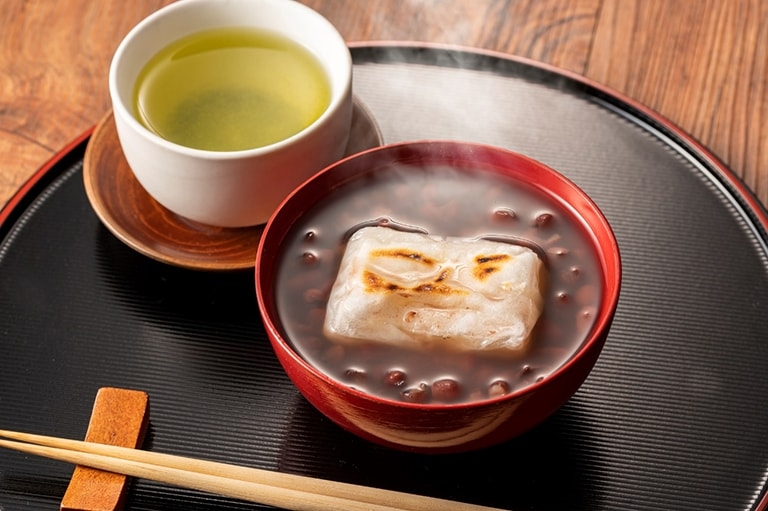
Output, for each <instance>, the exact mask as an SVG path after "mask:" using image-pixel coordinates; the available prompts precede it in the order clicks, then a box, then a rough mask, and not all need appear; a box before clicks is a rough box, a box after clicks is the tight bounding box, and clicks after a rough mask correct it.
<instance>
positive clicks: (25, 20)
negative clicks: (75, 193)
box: [0, 0, 768, 205]
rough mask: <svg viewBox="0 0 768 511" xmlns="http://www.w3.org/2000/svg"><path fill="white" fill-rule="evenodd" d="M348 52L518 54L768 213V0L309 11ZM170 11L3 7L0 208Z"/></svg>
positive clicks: (382, 1)
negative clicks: (418, 44)
mask: <svg viewBox="0 0 768 511" xmlns="http://www.w3.org/2000/svg"><path fill="white" fill-rule="evenodd" d="M302 1H303V3H306V4H307V5H309V6H311V7H313V8H314V9H316V10H318V11H319V12H321V13H322V14H324V15H325V16H326V17H327V18H329V19H330V20H331V21H332V22H333V23H334V24H335V25H336V26H337V27H338V29H339V30H340V31H341V33H342V34H343V35H344V37H345V38H346V39H347V40H348V41H375V40H406V41H432V42H440V43H450V44H457V45H462V46H469V47H477V48H484V49H490V50H495V51H501V52H505V53H510V54H513V55H519V56H523V57H528V58H532V59H535V60H538V61H541V62H545V63H548V64H552V65H555V66H558V67H560V68H563V69H566V70H569V71H572V72H575V73H578V74H581V75H584V76H586V77H588V78H590V79H593V80H595V81H597V82H599V83H601V84H604V85H607V86H609V87H611V88H613V89H615V90H617V91H619V92H621V93H623V94H625V95H627V96H629V97H630V98H632V99H634V100H636V101H638V102H639V103H642V104H644V105H646V106H647V107H649V108H651V109H653V110H655V111H657V112H659V113H660V114H661V115H663V116H664V117H666V118H667V119H669V120H670V121H671V122H673V123H674V124H676V125H677V126H679V127H680V128H682V129H683V130H685V131H686V132H688V133H689V134H691V135H692V136H693V137H694V138H696V139H697V140H698V141H699V142H701V143H702V144H703V145H705V146H706V147H708V148H709V149H710V150H711V151H712V152H713V153H715V155H716V156H718V157H719V158H720V159H721V160H723V162H724V163H725V164H726V165H728V166H729V167H730V168H731V169H732V170H733V171H734V172H735V173H736V174H737V175H739V176H740V177H742V178H743V179H744V181H745V183H746V184H747V186H748V187H749V188H750V189H752V190H753V191H754V192H755V194H756V195H757V196H758V198H759V199H760V200H761V201H762V202H763V204H768V127H766V122H768V2H766V1H764V0H302ZM168 3H170V0H131V1H127V2H124V1H120V0H99V1H92V0H56V1H53V0H23V1H19V0H0V205H1V204H3V203H5V202H6V201H7V200H8V199H9V198H10V197H11V195H12V194H13V193H14V192H15V191H16V190H17V189H18V188H19V187H20V186H21V185H22V184H23V183H24V181H25V180H26V179H27V178H29V177H30V176H31V175H32V174H33V173H34V172H35V171H36V170H37V169H38V168H39V167H40V166H41V165H43V164H44V163H45V162H46V161H47V160H48V159H49V158H51V157H52V156H54V155H55V154H56V153H57V152H58V151H60V150H61V149H62V148H63V147H65V146H66V144H67V143H68V142H69V141H71V140H72V139H73V138H75V137H76V136H77V135H79V134H80V133H82V132H84V131H85V130H87V129H89V128H91V127H92V126H94V125H95V124H96V123H97V122H98V121H99V120H100V119H101V118H102V117H103V116H104V114H105V113H106V112H107V110H108V109H109V107H110V103H109V95H108V91H107V70H108V67H109V61H110V59H111V56H112V53H113V52H114V51H115V48H116V47H117V45H118V43H119V42H120V39H121V38H122V37H123V36H124V35H125V34H126V33H127V32H128V30H129V29H130V28H131V27H132V26H133V25H134V24H136V23H137V22H138V21H139V20H141V19H142V18H143V17H145V16H146V15H148V14H149V13H151V12H153V11H154V10H156V9H158V8H159V7H161V6H163V5H165V4H168Z"/></svg>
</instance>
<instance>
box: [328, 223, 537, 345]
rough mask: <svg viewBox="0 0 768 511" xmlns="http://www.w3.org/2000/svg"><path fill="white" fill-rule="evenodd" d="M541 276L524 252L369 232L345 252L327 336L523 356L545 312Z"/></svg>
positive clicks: (494, 244)
mask: <svg viewBox="0 0 768 511" xmlns="http://www.w3.org/2000/svg"><path fill="white" fill-rule="evenodd" d="M544 272H545V270H544V265H543V263H542V261H541V259H540V258H539V256H538V255H537V254H536V252H534V251H533V250H531V249H530V248H528V247H525V246H521V245H517V244H511V243H504V242H498V241H491V240H486V239H464V238H444V239H443V238H436V237H432V236H428V235H425V234H420V233H413V232H402V231H398V230H395V229H390V228H387V227H364V228H362V229H360V230H358V231H356V232H355V233H354V234H353V235H352V236H351V237H350V239H349V242H348V244H347V246H346V249H345V252H344V255H343V257H342V261H341V264H340V268H339V272H338V275H337V277H336V280H335V282H334V285H333V287H332V289H331V293H330V297H329V300H328V305H327V311H326V316H325V322H324V331H325V334H326V336H328V338H330V339H332V340H334V341H339V342H345V343H352V342H368V341H374V342H381V343H388V344H393V345H400V346H406V347H413V348H423V347H430V346H436V345H439V346H441V347H445V348H449V349H454V350H460V351H469V350H491V349H507V350H519V349H521V348H523V347H524V346H525V344H526V342H527V341H528V339H529V337H530V335H531V331H532V330H533V327H534V325H535V324H536V321H537V320H538V318H539V316H540V315H541V312H542V307H543V298H542V285H543V281H544V280H545V278H544V277H545V275H544Z"/></svg>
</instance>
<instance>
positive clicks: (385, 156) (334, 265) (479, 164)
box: [256, 141, 621, 407]
mask: <svg viewBox="0 0 768 511" xmlns="http://www.w3.org/2000/svg"><path fill="white" fill-rule="evenodd" d="M531 197H533V200H531ZM361 225H385V226H390V227H392V226H394V227H396V228H405V229H410V228H413V227H416V228H419V229H425V230H426V231H428V232H429V233H430V234H434V235H437V236H459V237H469V238H471V237H491V238H499V239H504V240H512V242H515V243H517V242H521V243H526V244H532V245H533V246H534V247H535V248H536V249H537V250H539V251H541V252H542V253H543V254H544V259H545V262H546V267H547V272H548V283H547V289H546V292H545V295H546V296H545V306H544V313H543V315H542V317H541V318H540V320H539V323H538V324H537V327H536V330H535V332H534V336H535V339H534V341H535V342H532V343H531V346H532V347H531V348H529V349H528V350H526V351H525V352H524V353H518V354H514V355H512V356H503V357H498V356H496V355H494V356H486V355H483V356H480V357H474V356H470V357H466V356H459V357H456V356H453V360H452V361H451V360H449V359H451V355H446V357H445V358H443V357H442V355H440V356H435V355H434V354H425V355H419V356H414V357H412V358H409V360H408V362H403V361H402V360H400V359H399V358H398V357H401V356H403V354H402V352H400V351H397V350H395V351H391V350H388V349H383V350H381V351H376V350H374V355H372V356H371V355H370V354H367V355H364V354H360V353H357V354H350V352H352V351H354V350H348V349H346V348H343V349H342V348H339V347H338V346H335V345H334V344H333V343H331V342H328V341H326V340H324V339H322V330H321V324H322V317H323V314H324V310H325V306H326V303H325V300H327V297H328V293H329V290H330V286H331V284H332V282H333V279H335V276H336V271H337V270H338V265H339V261H340V258H341V256H342V255H343V248H344V240H345V239H346V237H347V236H348V235H349V233H350V232H352V231H354V230H355V229H357V228H359V227H360V226H361ZM620 273H621V270H620V261H619V252H618V246H617V244H616V240H615V237H614V235H613V233H612V231H611V229H610V226H609V224H608V222H607V220H606V219H605V217H604V216H603V215H602V213H601V212H600V210H599V209H598V208H597V206H596V205H595V204H594V202H593V201H592V200H591V199H590V198H589V197H588V196H587V195H586V194H585V193H584V192H583V191H581V190H580V189H579V188H578V187H577V186H576V185H574V184H573V183H572V182H570V181H569V180H568V179H566V178H565V177H563V176H562V175H561V174H559V173H557V172H555V171H553V170H552V169H549V168H547V167H545V166H544V165H542V164H540V163H538V162H536V161H534V160H531V159H529V158H527V157H525V156H522V155H520V154H517V153H513V152H510V151H507V150H503V149H499V148H495V147H489V146H484V145H478V144H469V143H460V142H448V141H445V142H444V141H433V142H417V143H402V144H393V145H389V146H384V147H381V148H377V149H374V150H371V151H367V152H365V153H362V154H359V155H356V156H353V157H351V158H348V159H346V160H343V161H341V162H339V163H337V164H335V165H333V166H331V167H329V168H327V169H325V170H324V171H322V172H320V173H319V174H317V175H316V176H314V177H313V178H312V179H310V180H309V181H307V182H306V183H304V185H302V186H301V187H299V188H298V189H297V190H295V191H294V192H293V193H292V194H291V195H290V196H289V197H288V198H287V199H286V200H285V201H284V202H283V204H282V205H281V207H280V208H278V210H277V212H276V213H275V214H274V215H273V217H272V219H271V220H270V222H269V223H268V225H267V227H266V230H265V232H264V235H263V238H262V242H261V245H260V247H259V254H258V256H257V264H256V281H257V294H258V298H259V304H260V307H261V312H262V316H263V318H264V321H265V325H266V327H267V329H268V331H269V332H270V335H271V337H272V338H273V343H275V345H276V349H278V350H285V351H287V352H290V353H291V357H292V361H293V362H292V363H295V364H297V365H299V366H301V367H302V368H303V369H302V370H308V371H310V372H313V373H315V374H316V375H318V376H319V377H321V378H324V379H326V380H328V379H329V376H328V375H329V374H330V375H331V376H330V380H332V381H336V382H338V384H340V385H341V386H343V387H354V388H356V389H359V390H352V392H355V393H360V392H362V393H363V394H369V395H371V396H374V397H371V399H373V400H381V401H384V402H391V403H397V404H399V405H403V403H402V399H400V398H399V397H398V395H397V394H396V393H395V394H391V395H390V394H386V393H383V391H382V389H380V388H378V387H376V385H378V384H376V385H373V384H371V385H368V384H360V383H359V382H356V381H351V380H350V378H351V379H354V376H355V375H353V374H352V373H353V372H354V371H350V370H355V371H356V370H360V371H362V372H363V373H365V374H366V375H367V374H368V373H370V372H375V373H376V374H377V375H378V376H376V377H375V378H373V379H375V380H376V381H377V382H378V381H380V380H382V378H383V376H382V375H386V374H387V372H388V370H390V369H397V368H404V367H405V368H406V370H407V372H408V373H409V375H411V374H415V376H414V380H413V381H421V382H426V381H434V380H435V379H437V378H438V377H439V376H440V375H441V374H442V375H445V374H449V373H451V374H453V373H455V372H456V371H460V369H459V368H458V366H459V365H462V364H467V363H469V364H470V365H471V366H472V371H473V372H476V373H481V374H482V376H481V377H480V378H478V379H477V381H471V382H469V381H462V393H463V397H462V399H460V400H459V401H457V402H456V403H452V404H450V406H458V407H461V406H471V404H472V403H475V402H483V401H486V400H493V399H502V398H498V397H493V396H489V395H488V394H487V392H486V391H487V386H488V384H489V383H491V382H492V381H494V380H498V379H502V380H505V381H507V382H508V383H509V384H510V389H509V392H508V395H518V394H520V393H523V392H527V390H528V389H531V388H535V387H536V386H538V385H544V384H546V383H547V382H548V381H550V380H554V379H555V378H556V376H557V375H558V374H559V373H562V372H564V371H567V369H568V367H569V366H570V365H571V364H573V363H574V361H576V360H577V359H578V358H579V357H580V356H581V353H583V352H585V351H588V350H587V349H586V348H587V347H589V346H590V345H591V344H594V343H600V342H602V340H603V337H604V336H603V335H602V334H603V333H604V332H605V330H606V329H607V328H608V326H609V324H610V321H611V319H612V316H613V311H614V309H615V306H616V302H617V300H618V291H619V284H620ZM297 303H299V304H301V305H299V306H295V304H297ZM318 325H320V326H318ZM318 328H320V329H319V330H318ZM307 332H309V333H307ZM598 350H599V347H598ZM297 353H298V354H297ZM366 357H368V358H366ZM408 357H411V355H408ZM492 359H495V361H492ZM499 359H501V360H502V362H501V363H500V362H499ZM373 360H375V361H376V364H374V362H372V361H373ZM467 360H469V361H470V362H467ZM428 364H431V366H432V368H431V369H429V370H424V371H423V373H418V374H416V373H415V371H417V369H416V368H417V367H420V365H428ZM358 376H359V375H358ZM459 378H460V379H461V378H464V377H461V376H460V377H459ZM574 390H575V389H574ZM398 392H399V391H398ZM484 392H486V393H484ZM408 404H409V403H405V405H408ZM444 405H445V403H443V402H440V403H437V402H429V403H426V406H444ZM415 406H421V404H419V405H415Z"/></svg>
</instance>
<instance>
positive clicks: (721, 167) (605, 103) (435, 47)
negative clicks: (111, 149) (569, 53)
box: [0, 40, 768, 511]
mask: <svg viewBox="0 0 768 511" xmlns="http://www.w3.org/2000/svg"><path fill="white" fill-rule="evenodd" d="M348 46H349V48H350V49H351V50H360V51H364V50H375V49H388V50H393V49H403V50H427V51H444V52H458V53H464V54H468V55H476V56H482V57H488V58H493V59H499V60H503V61H508V62H511V63H513V64H518V65H521V66H526V67H529V68H533V69H536V70H539V71H543V72H545V73H548V74H551V75H554V76H559V77H562V78H565V79H567V80H569V81H571V82H573V83H574V84H578V85H579V86H581V87H583V88H584V91H585V94H586V95H587V96H589V97H592V98H594V99H597V100H599V102H600V103H601V106H602V107H604V108H611V109H612V110H613V111H614V112H615V113H618V114H620V115H624V116H627V115H629V116H631V118H632V120H634V121H639V122H641V123H643V124H644V126H643V127H642V129H644V130H646V131H649V130H652V131H653V132H654V133H653V134H654V136H661V137H664V138H665V139H666V140H665V143H669V142H674V143H675V144H676V145H678V146H680V147H681V149H682V150H683V151H684V152H685V153H686V154H687V155H688V156H691V157H693V158H695V160H696V161H697V162H698V164H699V167H700V170H702V169H701V166H703V167H704V170H706V171H708V172H709V173H710V174H712V175H713V177H715V178H717V179H718V180H719V181H721V182H722V183H723V184H724V185H725V190H723V192H724V193H725V194H726V195H727V196H728V197H729V198H730V199H734V200H737V201H739V203H740V205H741V206H742V208H741V211H740V213H742V214H748V215H749V218H750V220H752V221H753V222H755V223H756V224H758V226H759V228H760V230H759V231H758V232H756V233H755V235H756V237H758V238H759V239H760V240H761V241H762V243H763V248H764V249H765V250H766V253H768V205H764V204H763V203H762V202H761V201H760V200H759V199H758V197H757V195H756V193H755V192H754V191H752V189H750V188H749V187H748V186H747V185H746V183H745V181H744V180H743V179H742V178H741V177H740V176H739V175H737V174H736V173H735V172H734V171H733V170H731V169H730V168H729V167H728V166H727V165H726V164H725V163H724V162H723V161H722V160H721V159H720V158H719V157H717V156H716V155H715V154H714V153H713V152H712V151H711V150H709V149H708V148H707V147H706V146H704V145H703V144H702V143H701V142H699V141H698V140H697V139H696V138H695V137H693V136H692V135H690V134H689V133H688V132H686V131H685V130H683V129H682V128H681V127H679V126H678V125H676V124H675V123H673V122H672V121H670V120H669V119H668V118H666V117H665V116H663V115H661V114H660V113H658V112H656V111H655V110H653V109H651V108H650V107H647V106H645V105H643V104H642V103H640V102H639V101H637V100H634V99H632V98H631V97H629V96H627V95H625V94H623V93H621V92H619V91H617V90H615V89H613V88H611V87H609V86H607V85H604V84H602V83H600V82H597V81H596V80H593V79H591V78H588V77H586V76H583V75H580V74H578V73H576V72H573V71H569V70H566V69H563V68H560V67H557V66H555V65H552V64H548V63H545V62H541V61H537V60H534V59H531V58H527V57H522V56H518V55H513V54H508V53H504V52H501V51H496V50H489V49H483V48H475V47H470V46H463V45H455V44H443V43H431V42H422V41H391V40H383V41H351V42H348ZM353 63H354V60H353ZM355 64H356V63H355ZM441 67H442V66H441ZM96 126H97V124H94V125H93V126H91V127H89V128H88V129H86V130H85V131H83V132H82V133H80V134H79V135H77V136H76V137H75V138H73V139H72V140H71V141H70V142H68V143H67V144H66V145H65V146H64V147H62V148H61V149H60V150H59V151H58V152H56V153H55V154H54V155H52V156H51V157H50V158H49V159H48V160H47V161H46V162H45V163H43V164H42V165H41V166H40V167H39V168H38V169H37V170H36V171H35V172H34V173H33V174H32V175H31V176H30V177H29V178H27V180H26V181H24V182H23V183H22V185H21V186H20V187H19V188H18V189H17V190H16V192H14V193H13V194H12V195H11V197H10V198H9V199H8V201H7V202H6V203H5V204H4V205H3V206H2V207H0V247H2V246H3V245H4V244H5V243H6V242H7V235H8V233H9V232H10V231H11V230H12V228H13V226H14V225H15V224H16V222H17V220H18V219H19V218H21V216H22V215H23V214H24V212H25V211H26V207H27V206H28V205H29V204H30V203H31V202H33V201H34V200H35V199H36V198H37V197H38V196H39V194H40V193H41V192H42V191H44V190H45V189H46V188H47V187H48V186H49V185H50V183H51V182H53V181H54V180H55V179H57V178H58V177H59V176H60V175H61V172H60V170H61V169H59V167H60V166H62V164H63V163H64V162H65V161H66V160H68V159H71V160H73V163H77V162H79V161H82V159H83V157H84V153H85V150H86V147H87V143H88V141H89V140H90V138H91V136H92V134H93V132H94V130H95V128H96ZM57 169H58V170H59V172H56V173H53V174H52V172H53V171H54V170H57ZM753 504H754V508H753V509H754V510H755V511H766V510H768V485H765V486H764V487H763V488H762V490H761V491H760V493H759V494H757V495H755V500H754V502H753Z"/></svg>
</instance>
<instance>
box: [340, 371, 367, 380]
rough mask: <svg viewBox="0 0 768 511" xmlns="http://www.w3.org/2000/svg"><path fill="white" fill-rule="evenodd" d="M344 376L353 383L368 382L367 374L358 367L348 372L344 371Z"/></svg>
mask: <svg viewBox="0 0 768 511" xmlns="http://www.w3.org/2000/svg"><path fill="white" fill-rule="evenodd" d="M344 376H346V377H347V379H348V380H350V381H352V382H358V383H362V382H364V381H365V380H366V376H367V375H366V374H365V371H364V370H362V369H357V368H356V367H350V368H349V369H347V370H346V371H344Z"/></svg>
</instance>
